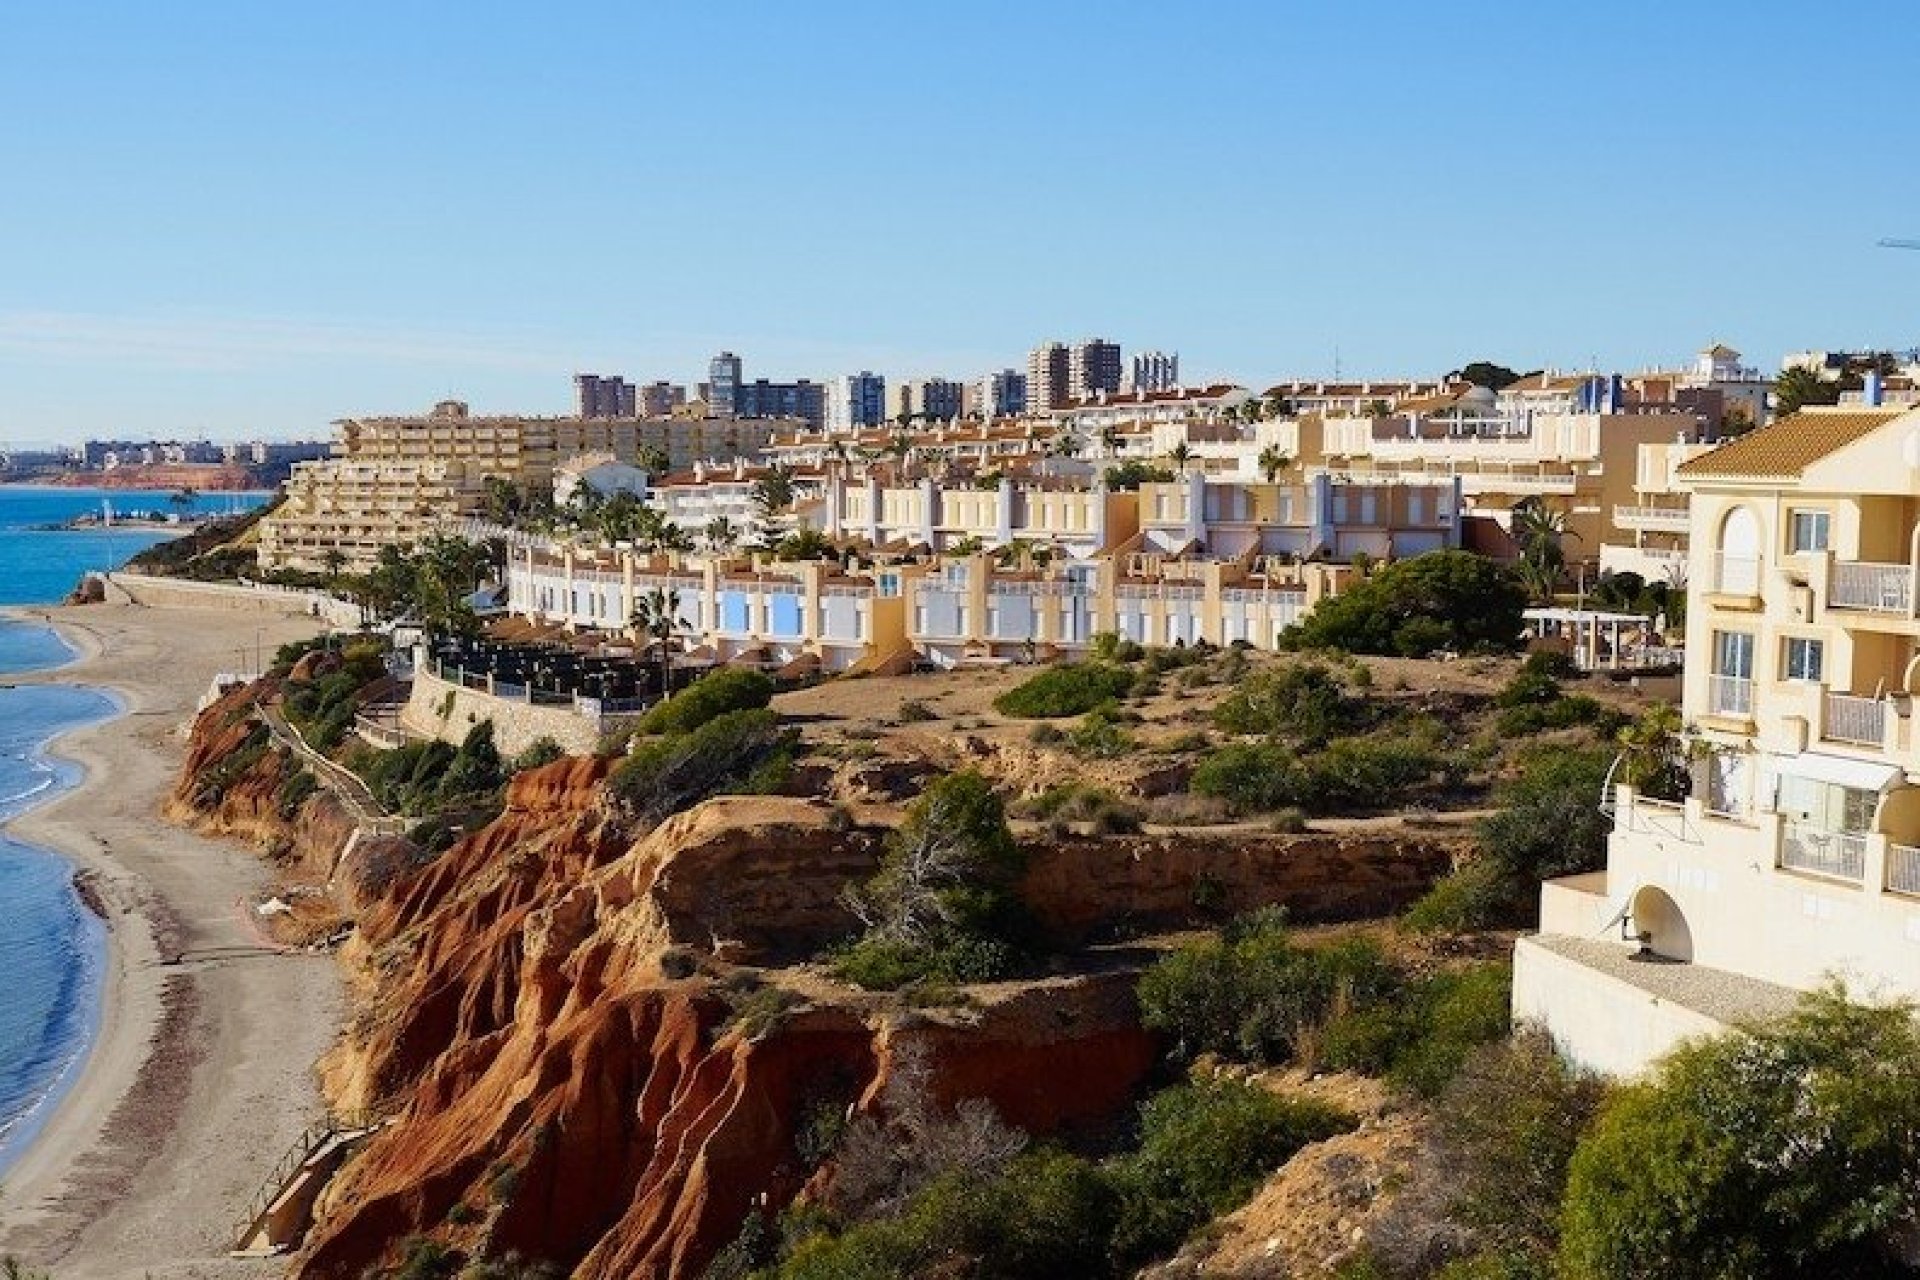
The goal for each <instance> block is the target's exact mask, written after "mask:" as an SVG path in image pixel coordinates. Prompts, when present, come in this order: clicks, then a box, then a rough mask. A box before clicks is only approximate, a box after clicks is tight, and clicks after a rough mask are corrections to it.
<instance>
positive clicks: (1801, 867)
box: [1780, 822, 1867, 884]
mask: <svg viewBox="0 0 1920 1280" xmlns="http://www.w3.org/2000/svg"><path fill="white" fill-rule="evenodd" d="M1780 866H1781V868H1782V869H1784V870H1787V871H1804V872H1806V873H1807V874H1809V875H1816V876H1826V877H1828V878H1830V879H1834V880H1846V881H1850V882H1852V883H1854V884H1858V883H1860V881H1861V879H1862V877H1864V876H1865V874H1866V869H1867V837H1866V836H1864V835H1860V834H1856V833H1853V832H1846V831H1822V830H1820V829H1818V828H1816V827H1809V826H1807V825H1805V824H1804V823H1799V822H1789V823H1788V824H1787V825H1786V828H1785V829H1784V830H1783V831H1782V832H1781V835H1780Z"/></svg>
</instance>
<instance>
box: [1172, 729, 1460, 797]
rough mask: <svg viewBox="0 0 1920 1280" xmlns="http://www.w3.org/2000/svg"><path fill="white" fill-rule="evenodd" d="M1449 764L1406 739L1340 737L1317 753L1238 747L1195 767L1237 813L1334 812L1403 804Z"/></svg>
mask: <svg viewBox="0 0 1920 1280" xmlns="http://www.w3.org/2000/svg"><path fill="white" fill-rule="evenodd" d="M1444 764H1445V762H1444V761H1443V760H1442V758H1441V756H1440V754H1439V752H1438V751H1437V750H1435V749H1434V748H1433V747H1432V746H1430V745H1428V744H1427V743H1426V742H1423V741H1421V740H1420V739H1419V738H1415V737H1408V736H1406V735H1405V734H1395V735H1387V734H1385V733H1382V734H1378V735H1374V736H1371V737H1365V738H1340V739H1338V740H1336V741H1334V742H1332V743H1330V744H1328V745H1327V747H1326V748H1325V749H1323V750H1321V751H1317V752H1314V753H1312V754H1310V755H1300V754H1298V753H1296V752H1295V751H1294V750H1293V749H1292V748H1290V747H1288V746H1286V745H1285V744H1284V743H1280V742H1273V741H1267V742H1230V743H1228V744H1227V745H1226V746H1224V747H1221V748H1220V749H1219V750H1217V751H1215V752H1213V753H1212V754H1211V755H1209V756H1207V757H1206V758H1205V759H1203V760H1202V761H1201V762H1200V763H1199V765H1198V766H1197V767H1195V769H1194V771H1193V779H1192V782H1191V784H1190V785H1191V786H1192V788H1193V790H1194V791H1195V792H1196V793H1197V794H1199V795H1203V796H1216V797H1218V798H1219V799H1222V800H1225V801H1226V802H1227V803H1228V804H1229V805H1231V806H1233V809H1234V811H1235V812H1237V813H1264V812H1267V811H1269V810H1273V809H1281V808H1288V807H1293V808H1299V809H1303V810H1305V811H1306V812H1307V813H1310V814H1316V815H1319V814H1333V813H1342V812H1349V811H1354V810H1374V809H1379V808H1382V807H1384V806H1389V805H1394V804H1398V803H1403V802H1404V800H1405V794H1404V793H1405V792H1406V790H1407V789H1408V788H1409V787H1413V786H1416V785H1419V784H1421V783H1424V782H1426V781H1428V780H1429V779H1430V778H1432V777H1433V776H1434V774H1436V773H1439V772H1441V770H1442V768H1443V766H1444Z"/></svg>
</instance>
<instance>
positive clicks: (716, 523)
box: [703, 516, 740, 552]
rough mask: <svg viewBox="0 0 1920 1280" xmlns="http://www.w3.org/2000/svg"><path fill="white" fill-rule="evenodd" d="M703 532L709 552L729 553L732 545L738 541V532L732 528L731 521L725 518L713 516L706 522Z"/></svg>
mask: <svg viewBox="0 0 1920 1280" xmlns="http://www.w3.org/2000/svg"><path fill="white" fill-rule="evenodd" d="M703 532H704V533H705V534H706V538H707V549H708V550H710V551H718V552H726V551H731V550H732V549H733V544H734V543H736V542H738V541H739V540H740V531H739V530H738V529H736V528H734V527H733V521H731V520H729V519H727V518H726V517H725V516H715V517H714V518H713V519H711V520H709V521H707V527H706V529H705V530H703Z"/></svg>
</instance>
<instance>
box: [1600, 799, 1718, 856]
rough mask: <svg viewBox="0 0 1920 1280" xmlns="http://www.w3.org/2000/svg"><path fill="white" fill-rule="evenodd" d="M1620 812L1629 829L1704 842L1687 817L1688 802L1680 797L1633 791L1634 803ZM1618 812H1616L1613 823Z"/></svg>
mask: <svg viewBox="0 0 1920 1280" xmlns="http://www.w3.org/2000/svg"><path fill="white" fill-rule="evenodd" d="M1623 813H1624V817H1625V819H1626V829H1627V830H1629V831H1640V832H1645V833H1647V834H1650V835H1660V836H1666V837H1668V838H1669V839H1673V840H1684V841H1686V842H1687V843H1688V844H1700V843H1702V842H1703V837H1702V836H1701V834H1700V832H1699V831H1698V830H1697V829H1696V828H1695V827H1694V825H1693V824H1692V823H1691V822H1689V821H1687V806H1686V805H1685V804H1684V803H1682V802H1681V801H1678V800H1655V799H1654V798H1653V797H1652V796H1643V795H1641V794H1639V793H1638V792H1635V793H1634V797H1633V804H1632V805H1631V807H1629V808H1628V809H1626V810H1624V811H1623ZM1621 816H1622V815H1621V814H1616V815H1615V822H1616V823H1618V821H1619V820H1620V817H1621Z"/></svg>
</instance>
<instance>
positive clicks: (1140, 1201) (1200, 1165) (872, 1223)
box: [762, 1080, 1353, 1280]
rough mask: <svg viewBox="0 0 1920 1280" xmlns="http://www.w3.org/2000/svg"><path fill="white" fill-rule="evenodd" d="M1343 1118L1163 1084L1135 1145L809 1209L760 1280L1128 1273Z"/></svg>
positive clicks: (1231, 1086) (1239, 1199) (1005, 1278)
mask: <svg viewBox="0 0 1920 1280" xmlns="http://www.w3.org/2000/svg"><path fill="white" fill-rule="evenodd" d="M1352 1127H1353V1119H1352V1117H1350V1116H1348V1115H1346V1114H1344V1113H1342V1112H1340V1111H1337V1110H1335V1109H1333V1108H1330V1107H1327V1106H1324V1105H1322V1104H1319V1103H1316V1102H1309V1101H1302V1100H1296V1099H1287V1098H1281V1097H1277V1096H1275V1095H1274V1094H1272V1093H1270V1092H1268V1091H1267V1090H1265V1089H1262V1088H1259V1087H1257V1086H1254V1085H1248V1084H1243V1083H1240V1082H1238V1081H1231V1080H1208V1081H1202V1082H1198V1083H1193V1084H1182V1085H1176V1086H1174V1087H1173V1088H1171V1089H1167V1090H1165V1091H1164V1092H1162V1093H1160V1094H1158V1095H1156V1096H1154V1097H1153V1098H1151V1099H1149V1100H1148V1101H1147V1102H1146V1103H1145V1104H1144V1105H1143V1106H1142V1107H1141V1111H1140V1145H1139V1147H1138V1149H1137V1150H1135V1151H1132V1152H1128V1153H1125V1154H1121V1155H1117V1156H1114V1157H1111V1158H1110V1159H1107V1160H1105V1161H1101V1162H1094V1161H1091V1160H1087V1159H1084V1158H1082V1157H1080V1156H1076V1155H1070V1154H1068V1153H1066V1152H1062V1151H1057V1150H1051V1149H1041V1150H1037V1151H1029V1152H1026V1153H1024V1154H1021V1155H1019V1156H1017V1157H1015V1158H1014V1159H1012V1160H1011V1161H1009V1162H1007V1163H1006V1164H1004V1166H1002V1167H1000V1168H998V1169H995V1170H990V1171H986V1172H981V1171H970V1170H963V1169H955V1170H951V1171H949V1172H946V1173H943V1174H941V1175H940V1176H938V1177H937V1178H935V1179H934V1180H933V1181H932V1182H931V1183H929V1184H927V1185H926V1186H924V1187H922V1188H921V1189H919V1190H918V1191H916V1192H914V1193H913V1194H912V1195H911V1196H910V1197H909V1198H908V1199H907V1200H906V1201H905V1202H904V1204H902V1205H900V1206H899V1208H898V1211H897V1212H894V1213H892V1214H890V1215H889V1216H886V1217H881V1218H874V1219H870V1220H866V1221H861V1222H857V1223H855V1224H853V1225H852V1226H850V1227H848V1228H847V1229H846V1230H845V1231H843V1232H842V1233H840V1234H837V1235H835V1234H831V1232H830V1231H829V1230H825V1229H823V1228H826V1227H829V1226H830V1223H827V1222H822V1221H820V1220H819V1219H815V1220H814V1221H813V1223H812V1224H810V1225H811V1226H812V1227H813V1230H812V1231H811V1232H803V1233H802V1235H801V1238H800V1239H799V1240H798V1241H796V1242H795V1243H794V1244H793V1245H792V1246H791V1247H790V1250H789V1252H788V1254H787V1256H786V1258H785V1259H784V1261H782V1262H780V1263H779V1264H778V1265H777V1266H775V1267H774V1268H771V1269H769V1270H768V1271H766V1272H764V1273H762V1274H764V1275H767V1276H769V1277H773V1278H774V1280H853V1278H863V1277H872V1278H873V1280H883V1278H884V1280H894V1278H897V1277H900V1276H921V1275H943V1276H945V1275H951V1276H962V1275H967V1276H992V1277H996V1278H998V1280H1056V1278H1057V1277H1063V1276H1075V1277H1082V1278H1084V1280H1107V1278H1109V1277H1118V1276H1125V1275H1132V1274H1133V1273H1134V1272H1135V1271H1136V1270H1137V1269H1138V1268H1139V1266H1140V1265H1141V1264H1142V1263H1144V1262H1146V1261H1148V1260H1150V1259H1152V1258H1153V1257H1155V1256H1157V1255H1159V1254H1163V1253H1166V1252H1168V1251H1170V1250H1172V1249H1174V1248H1175V1247H1177V1246H1178V1245H1179V1244H1180V1242H1181V1241H1182V1240H1184V1239H1185V1238H1186V1237H1187V1236H1188V1235H1189V1234H1190V1233H1191V1232H1192V1231H1193V1230H1194V1228H1196V1227H1198V1226H1200V1225H1201V1224H1202V1223H1204V1222H1206V1221H1207V1220H1208V1219H1209V1218H1212V1217H1214V1216H1215V1215H1217V1214H1220V1213H1225V1212H1229V1211H1231V1210H1233V1209H1235V1208H1237V1207H1239V1205H1240V1204H1242V1203H1244V1202H1245V1200H1246V1199H1247V1198H1248V1196H1250V1195H1251V1194H1252V1193H1253V1191H1254V1190H1255V1189H1256V1188H1257V1187H1258V1186H1259V1185H1260V1183H1261V1181H1262V1180H1264V1179H1265V1178H1266V1177H1267V1176H1268V1175H1269V1174H1271V1173H1272V1172H1273V1171H1274V1170H1275V1169H1276V1168H1278V1167H1279V1166H1280V1165H1282V1164H1284V1163H1286V1162H1287V1161H1288V1160H1289V1159H1291V1158H1292V1157H1293V1155H1294V1154H1295V1153H1296V1152H1297V1151H1299V1150H1300V1148H1302V1147H1303V1146H1305V1145H1306V1144H1307V1143H1309V1142H1316V1141H1319V1140H1321V1139H1324V1138H1327V1137H1331V1136H1332V1135H1334V1134H1336V1133H1341V1132H1344V1131H1346V1130H1348V1129H1351V1128H1352Z"/></svg>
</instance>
